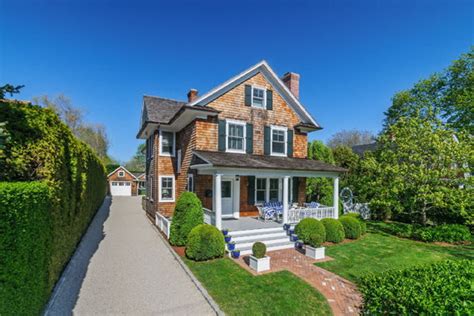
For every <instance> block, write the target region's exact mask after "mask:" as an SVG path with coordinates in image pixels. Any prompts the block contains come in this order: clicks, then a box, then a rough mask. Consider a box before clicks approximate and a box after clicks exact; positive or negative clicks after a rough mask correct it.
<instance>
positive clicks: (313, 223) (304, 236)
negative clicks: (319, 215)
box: [295, 218, 326, 244]
mask: <svg viewBox="0 0 474 316" xmlns="http://www.w3.org/2000/svg"><path fill="white" fill-rule="evenodd" d="M314 232H316V233H319V234H320V235H321V237H322V238H323V242H324V241H325V240H326V229H325V228H324V225H323V224H322V223H321V222H320V221H318V220H317V219H315V218H304V219H302V220H301V221H300V222H299V223H298V224H296V227H295V233H296V235H298V239H300V240H302V241H303V242H304V243H305V244H307V243H309V239H310V238H309V236H310V235H311V234H312V233H314Z"/></svg>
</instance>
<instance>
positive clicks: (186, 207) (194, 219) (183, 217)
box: [170, 192, 204, 246]
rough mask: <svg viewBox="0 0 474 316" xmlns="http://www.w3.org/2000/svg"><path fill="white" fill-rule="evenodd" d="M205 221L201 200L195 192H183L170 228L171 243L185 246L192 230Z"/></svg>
mask: <svg viewBox="0 0 474 316" xmlns="http://www.w3.org/2000/svg"><path fill="white" fill-rule="evenodd" d="M203 223H204V211H203V209H202V204H201V200H199V198H198V197H197V195H196V194H195V193H193V192H183V193H182V194H181V195H180V196H179V198H178V201H177V202H176V207H175V209H174V214H173V220H172V222H171V228H170V243H171V244H172V245H174V246H185V245H186V242H187V240H188V235H189V233H190V232H191V230H192V229H193V228H194V227H196V226H198V225H200V224H203Z"/></svg>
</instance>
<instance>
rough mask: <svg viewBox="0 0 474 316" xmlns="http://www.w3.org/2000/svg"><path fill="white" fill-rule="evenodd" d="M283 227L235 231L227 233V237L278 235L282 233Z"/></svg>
mask: <svg viewBox="0 0 474 316" xmlns="http://www.w3.org/2000/svg"><path fill="white" fill-rule="evenodd" d="M284 231H285V230H284V229H283V226H281V227H272V228H259V229H248V230H236V231H229V235H230V236H232V238H234V237H240V236H251V235H262V234H267V233H268V234H271V233H278V232H284Z"/></svg>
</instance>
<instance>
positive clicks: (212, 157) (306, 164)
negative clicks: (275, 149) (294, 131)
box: [191, 150, 347, 173]
mask: <svg viewBox="0 0 474 316" xmlns="http://www.w3.org/2000/svg"><path fill="white" fill-rule="evenodd" d="M193 153H194V155H193V159H192V161H191V167H193V168H196V169H198V168H199V167H217V168H238V169H270V170H291V171H312V172H329V173H343V172H346V171H347V169H344V168H341V167H337V166H333V165H330V164H327V163H324V162H322V161H318V160H310V159H304V158H290V157H278V156H264V155H250V154H236V153H226V152H219V151H201V150H195V151H194V152H193Z"/></svg>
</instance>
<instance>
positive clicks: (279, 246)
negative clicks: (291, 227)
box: [238, 241, 295, 255]
mask: <svg viewBox="0 0 474 316" xmlns="http://www.w3.org/2000/svg"><path fill="white" fill-rule="evenodd" d="M264 244H265V245H266V246H267V252H270V251H275V250H280V249H290V248H294V247H295V243H294V242H291V241H286V242H280V243H274V244H271V245H267V243H266V242H264ZM238 249H240V254H241V255H250V254H252V246H248V247H244V248H238Z"/></svg>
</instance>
